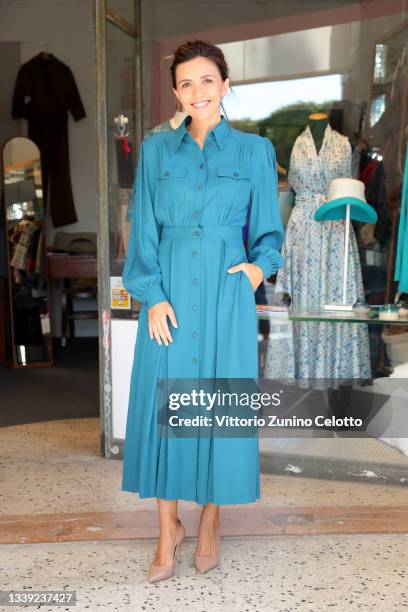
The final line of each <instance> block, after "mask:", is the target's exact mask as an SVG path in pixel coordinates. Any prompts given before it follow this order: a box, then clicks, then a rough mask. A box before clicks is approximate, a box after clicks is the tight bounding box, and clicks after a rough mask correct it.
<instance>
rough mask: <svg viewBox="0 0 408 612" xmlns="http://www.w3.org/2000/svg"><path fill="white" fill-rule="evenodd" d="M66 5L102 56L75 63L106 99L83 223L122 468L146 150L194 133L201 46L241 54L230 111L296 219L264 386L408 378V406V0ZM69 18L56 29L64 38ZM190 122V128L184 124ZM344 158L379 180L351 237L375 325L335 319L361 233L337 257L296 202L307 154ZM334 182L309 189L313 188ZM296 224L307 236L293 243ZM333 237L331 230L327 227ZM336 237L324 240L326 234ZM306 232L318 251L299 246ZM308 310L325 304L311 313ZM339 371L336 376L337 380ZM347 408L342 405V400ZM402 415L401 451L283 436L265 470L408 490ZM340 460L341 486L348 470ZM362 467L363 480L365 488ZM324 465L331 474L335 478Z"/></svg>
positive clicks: (80, 157)
mask: <svg viewBox="0 0 408 612" xmlns="http://www.w3.org/2000/svg"><path fill="white" fill-rule="evenodd" d="M46 4H47V3H44V6H45V5H46ZM65 4H67V6H68V5H69V10H68V9H67V7H65V9H64V10H65V11H66V13H67V14H68V13H69V14H70V15H71V17H70V19H71V21H70V22H69V23H70V24H71V26H72V28H71V30H72V31H75V32H76V31H77V30H76V27H77V25H76V24H78V23H79V22H81V26H80V27H79V26H78V29H79V34H78V37H79V39H78V40H80V41H81V48H82V51H81V53H82V57H83V58H84V59H83V60H82V59H81V60H79V58H78V54H76V53H75V51H74V50H73V51H72V58H73V61H74V64H75V65H76V67H77V69H78V72H79V73H80V74H79V75H78V76H79V80H80V81H81V82H82V84H85V83H87V85H86V86H85V87H88V89H87V90H86V91H85V90H83V91H84V94H85V98H86V100H87V101H88V104H85V106H86V107H87V114H88V122H87V124H86V133H85V128H84V131H83V132H82V133H81V132H80V122H79V123H78V124H77V125H75V127H74V132H73V133H72V138H73V145H72V146H73V147H74V149H73V150H74V151H75V158H74V160H73V163H72V165H73V176H74V179H73V181H74V192H75V193H76V194H79V192H80V191H81V196H80V198H81V201H85V200H88V201H95V202H97V203H98V205H97V207H96V208H95V209H91V207H90V206H88V208H86V206H85V208H86V210H87V212H86V213H83V214H84V215H85V216H86V215H88V217H87V219H88V220H89V223H88V229H91V227H92V224H93V223H94V229H95V231H97V233H98V263H97V266H98V268H97V272H98V297H99V335H100V398H101V431H102V444H101V448H102V449H103V453H104V455H105V456H106V457H107V458H121V457H122V452H123V440H124V435H125V425H126V413H127V398H128V392H129V383H130V374H131V367H132V361H133V351H134V344H135V339H136V334H137V325H138V311H139V306H140V304H138V302H137V301H136V300H130V298H129V296H128V295H127V294H126V292H124V291H123V287H122V284H121V275H122V270H123V263H124V259H125V255H126V250H127V243H128V237H129V232H130V222H129V219H130V215H129V210H128V207H129V202H130V199H131V193H132V185H133V179H134V170H135V165H136V163H137V152H138V148H139V144H140V142H141V140H142V139H143V138H144V137H145V136H146V135H147V133H148V131H149V130H151V129H152V128H154V127H156V126H159V125H161V124H165V125H161V129H173V128H174V127H175V126H176V124H177V122H179V121H180V119H181V114H180V112H179V111H177V109H176V105H175V100H174V96H173V93H172V88H171V81H170V74H169V65H170V61H169V57H170V56H171V54H172V53H173V52H174V50H175V49H176V48H177V46H178V45H179V44H181V43H182V42H185V41H187V40H193V39H204V40H209V41H211V42H213V43H215V44H217V45H219V46H220V47H221V48H222V49H223V51H224V53H225V56H226V59H227V62H228V64H229V66H230V77H231V83H232V92H231V93H230V94H229V95H228V96H227V97H226V99H225V101H224V102H225V103H224V108H225V113H226V116H227V118H228V119H229V120H230V123H231V125H232V126H233V127H236V128H238V129H242V130H246V131H252V132H255V133H258V134H261V135H263V136H267V137H268V138H270V139H271V141H272V142H273V144H274V146H275V150H276V153H277V161H278V172H279V174H278V176H279V188H280V197H281V213H282V218H283V220H284V222H285V226H286V228H287V238H286V249H287V252H286V257H287V260H288V261H289V260H290V261H291V262H292V267H291V268H290V269H289V268H286V271H285V274H284V275H283V274H282V275H281V276H279V275H278V277H277V278H276V277H272V278H270V279H268V281H267V282H266V283H265V288H266V292H265V294H266V295H265V299H264V300H263V304H262V300H260V301H259V305H260V306H262V305H263V306H266V305H267V304H269V305H270V306H275V309H273V308H272V309H270V311H268V310H267V309H265V308H264V309H262V308H260V309H259V314H258V316H259V322H260V327H259V331H260V340H259V348H260V368H261V369H260V374H261V376H262V377H264V378H266V379H270V380H273V379H276V378H294V379H296V380H300V379H307V380H309V382H310V379H316V378H317V379H319V380H320V382H322V381H323V380H324V381H326V383H327V380H329V379H332V378H339V379H350V378H352V379H360V378H361V379H366V378H371V377H373V379H374V381H377V382H378V389H380V388H381V385H383V386H384V385H385V386H386V384H385V382H384V379H387V378H389V374H391V373H393V369H394V371H395V370H397V372H399V376H400V377H401V378H400V380H401V385H400V386H401V388H402V393H404V386H403V383H404V382H405V389H406V379H407V378H408V375H405V374H404V369H403V365H404V364H407V363H408V349H407V346H408V319H404V318H403V310H402V309H401V311H400V313H399V314H400V316H399V318H398V313H397V315H396V317H395V313H394V312H393V311H394V309H393V308H389V309H388V312H384V313H383V314H382V315H381V316H385V317H387V316H388V319H380V318H379V314H380V313H379V308H378V306H380V305H384V304H393V303H394V302H395V301H396V300H397V299H398V298H400V299H403V298H404V296H405V297H406V293H407V291H408V287H407V284H408V281H407V276H406V275H407V272H406V265H407V264H406V261H407V260H408V252H407V250H406V237H405V241H404V225H403V222H405V221H404V220H405V216H406V214H407V212H406V205H407V204H406V198H407V195H406V193H405V200H404V197H403V196H404V189H405V190H406V189H407V187H406V185H405V186H404V184H403V178H404V164H405V159H406V147H407V138H408V55H407V53H408V4H407V2H405V1H403V0H400V1H394V0H392V1H390V2H381V1H380V0H373V1H371V2H358V1H355V2H354V1H350V2H326V1H322V2H307V1H306V2H302V3H298V2H296V3H291V2H285V3H275V2H268V1H265V0H253V1H244V0H242V1H241V0H239V1H238V2H236V1H235V2H234V1H231V2H223V3H211V2H208V1H204V0H203V1H201V0H200V1H194V2H185V3H184V2H181V3H180V2H171V1H166V2H156V1H155V0H149V2H140V1H137V0H121V1H118V2H114V1H109V0H108V1H107V2H106V5H105V2H93V3H91V2H89V3H81V4H79V3H77V2H72V3H69V2H68V3H65ZM85 5H86V6H85ZM57 8H58V7H57V6H56V7H55V19H56V23H60V24H61V30H62V29H63V28H62V22H61V14H60V16H59V17H58V18H57ZM67 14H65V18H66V17H67ZM63 17H64V16H63ZM27 19H28V17H27ZM92 20H93V25H94V30H93V34H94V36H95V38H94V39H91V38H89V36H88V38H86V36H85V34H84V32H88V34H89V32H91V31H92V30H91V27H90V24H91V21H92ZM84 24H85V25H84ZM86 24H87V25H86ZM27 27H28V25H27V24H26V26H25V28H27ZM16 29H17V30H18V28H16ZM23 30H24V28H23ZM81 32H82V34H81ZM27 36H28V35H27V30H25V31H24V32H23V34H22V35H21V37H20V40H25V41H26V40H28V39H27ZM5 39H6V35H5V33H4V36H3V38H2V40H5ZM40 39H43V41H44V42H46V41H47V40H48V37H47V33H46V31H45V30H43V31H42V34H41V35H40V36H39V37H36V42H35V44H33V45H32V54H34V53H35V52H37V49H38V47H39V46H40V47H41V45H42V44H43V43H40ZM94 43H95V44H94ZM67 44H68V43H67ZM55 45H56V46H57V43H55ZM52 49H53V46H52V45H51V50H52ZM24 54H25V58H24V59H28V58H29V57H30V45H28V46H27V43H26V47H25V52H24ZM66 55H67V56H68V55H69V54H66ZM95 100H96V102H95ZM314 113H320V116H323V119H324V116H326V117H327V121H328V125H329V128H326V125H327V123H324V121H323V123H320V124H319V125H320V126H322V125H323V127H324V132H323V131H320V132H319V129H317V130H315V129H314V127H313V128H312V129H310V127H309V129H308V128H307V126H308V125H309V126H310V125H311V124H313V126H315V125H317V123H314V121H315V120H314V118H313V114H314ZM90 115H91V116H92V119H89V116H90ZM172 117H174V118H175V123H174V124H173V128H172V126H171V125H169V124H167V123H166V122H168V120H169V119H170V118H172ZM340 137H341V138H340ZM298 138H300V139H301V140H297V139H298ZM296 142H297V144H296ZM338 143H342V146H344V148H345V149H344V150H347V154H345V160H344V163H345V164H348V166H347V168H348V170H349V171H347V172H343V173H341V174H340V176H342V177H347V176H348V177H350V178H354V179H358V180H361V181H362V182H363V183H364V185H365V198H366V200H367V202H368V204H369V205H370V207H371V208H372V209H373V210H374V211H375V213H376V221H375V223H368V222H364V221H358V220H356V219H352V223H351V228H352V229H351V232H352V234H353V235H354V236H355V241H356V242H355V247H356V248H355V249H354V251H353V253H352V256H351V259H350V261H349V268H348V278H349V286H350V287H351V289H350V291H352V292H354V293H355V294H356V296H357V297H358V298H362V299H364V301H365V302H366V303H368V305H369V306H371V310H370V312H368V309H367V308H366V310H365V311H364V309H362V310H361V311H360V313H359V314H358V316H356V314H355V313H354V312H353V311H350V310H349V311H346V310H343V311H341V310H340V311H339V310H337V311H328V310H325V308H324V306H325V295H326V294H325V293H324V291H325V290H324V287H325V286H328V287H329V288H330V287H331V288H333V286H334V285H335V286H336V287H338V291H339V301H341V297H342V296H341V290H342V287H343V251H342V249H343V241H342V236H343V230H344V227H345V226H344V225H343V224H342V225H341V232H338V235H337V238H336V240H335V241H334V240H333V241H332V242H331V243H327V244H325V245H322V244H321V243H319V242H313V241H314V240H316V236H317V234H318V233H319V232H320V230H319V232H315V231H312V229H310V227H309V225H308V223H309V222H308V221H307V213H306V212H305V217H304V218H303V219H302V217H301V215H300V212H299V210H300V207H299V200H298V201H296V204H295V199H294V198H295V193H294V192H295V191H296V189H294V187H295V185H294V184H293V183H294V181H295V180H296V176H295V173H294V172H291V163H293V160H294V157H293V152H294V147H296V151H297V152H299V151H300V152H302V151H303V150H304V148H305V147H309V154H310V155H311V156H313V155H314V156H315V157H316V158H317V159H318V158H319V157H320V162H321V164H320V166H319V167H320V169H321V172H322V175H324V177H326V178H325V180H326V182H327V177H330V180H331V179H333V178H336V175H335V174H334V175H333V174H332V170H331V164H332V162H333V159H334V158H335V157H336V155H338V146H339V145H338ZM302 147H303V149H302ZM331 147H332V148H331ZM81 151H82V152H81ZM348 156H349V157H348ZM346 158H347V159H346ZM291 160H292V162H291ZM323 160H325V161H324V162H323ZM300 165H301V164H300ZM90 177H91V178H90ZM324 177H323V178H324ZM320 178H321V177H320V176H319V177H318V176H313V177H309V182H312V181H315V180H316V181H319V180H320ZM298 179H299V177H298ZM302 180H303V178H302ZM75 181H76V183H75ZM315 191H317V192H319V191H322V188H320V189H317V190H315ZM84 194H85V195H84ZM310 197H311V196H310ZM312 200H313V201H312ZM404 201H405V208H404V207H402V204H403V203H404ZM322 202H323V199H321V200H320V203H322ZM304 205H305V207H306V208H307V206H308V205H310V206H315V205H316V200H315V199H314V198H311V199H310V200H309V202H308V201H305V204H304ZM294 206H295V208H294ZM296 207H297V208H296ZM96 210H97V218H98V222H97V226H96V215H94V212H96ZM294 210H296V211H297V212H296V215H297V224H298V226H297V228H296V227H292V229H289V228H290V224H289V220H290V218H291V217H292V215H293V213H294ZM313 223H316V221H313ZM325 223H330V220H328V221H322V224H321V225H322V226H323V225H324V224H325ZM294 225H295V224H294V222H293V220H292V226H294ZM319 227H320V225H319ZM320 229H321V232H320V234H319V235H322V233H324V232H325V230H323V229H322V228H321V227H320ZM296 232H297V233H296ZM302 232H303V235H304V236H305V242H304V243H302V244H299V242H298V241H297V240H298V237H299V236H300V235H302ZM350 240H352V238H350ZM308 241H309V242H308ZM305 244H306V247H305ZM305 248H309V249H310V250H309V251H308V252H306V251H305ZM323 249H326V250H325V251H323ZM317 252H318V255H317V254H316V253H317ZM329 255H330V257H332V261H333V257H334V259H337V260H338V267H337V268H336V269H333V266H332V267H331V269H329V270H327V269H326V268H324V267H322V264H323V263H324V258H325V257H326V256H329ZM300 256H301V257H306V259H307V258H309V266H310V269H311V270H312V272H311V276H310V278H302V263H301V262H300V261H299V257H300ZM396 262H397V265H396ZM313 266H315V267H314V269H313ZM295 269H296V270H297V272H296V273H295V272H294V270H295ZM396 277H398V280H396ZM319 279H320V280H322V282H318V280H319ZM359 279H360V280H359ZM360 281H361V283H362V284H361V286H360V285H359V283H360ZM300 284H302V287H300ZM303 285H304V286H303ZM275 288H277V289H279V291H275ZM300 289H302V290H301V291H300ZM291 291H292V292H293V293H292V295H290V293H291ZM329 293H330V291H329ZM285 294H286V295H285ZM288 294H289V297H291V299H292V308H291V310H290V311H289V312H288V311H287V310H285V309H282V308H281V309H280V308H276V306H280V307H282V303H283V302H282V300H285V299H286V298H287V297H288ZM399 294H401V295H399ZM296 295H302V296H306V297H307V296H309V297H310V296H312V295H313V296H314V297H313V298H311V297H310V299H309V300H308V299H305V300H303V301H299V302H297V301H296V297H295V296H296ZM279 298H280V299H281V301H280V302H279ZM313 301H314V303H313ZM265 302H266V303H265ZM376 307H377V308H376ZM390 319H391V320H390ZM316 334H320V336H319V337H320V342H319V343H318V349H319V350H317V351H316V350H310V347H313V346H315V344H314V343H315V337H316ZM316 346H317V345H316ZM282 347H284V348H282ZM308 347H309V349H308ZM349 362H350V363H352V364H354V366H353V368H351V369H350V368H348V367H346V366H348V365H349ZM322 364H325V367H320V366H321V365H322ZM396 366H398V368H397V367H396ZM404 378H405V380H404ZM379 379H381V380H379ZM306 386H307V385H306ZM320 386H321V385H320ZM327 386H328V385H327V384H326V385H323V387H325V388H326V389H327ZM397 387H398V385H397ZM318 389H319V385H315V386H313V385H309V390H312V391H313V392H314V391H315V390H318ZM310 397H314V396H313V393H312V394H311V396H310ZM402 397H404V396H403V395H402ZM319 401H320V400H319ZM335 401H336V402H337V403H338V402H339V401H341V398H340V399H339V397H338V396H337V397H336V398H335ZM400 404H401V403H398V401H397V407H396V408H395V410H396V412H400V411H401V405H400ZM397 417H398V418H401V419H402V425H401V427H402V429H401V430H400V437H396V436H395V435H391V436H388V438H389V439H388V444H386V443H385V442H384V441H382V440H380V439H378V436H377V437H375V436H374V437H372V438H370V439H365V440H364V441H361V442H359V440H358V438H357V439H356V438H355V439H352V438H348V439H344V438H343V439H342V438H341V437H338V436H331V437H323V438H320V439H318V440H317V439H307V440H304V439H299V437H296V436H291V437H284V436H282V435H281V436H278V437H276V438H265V439H264V440H263V441H262V452H263V461H264V466H265V468H266V469H270V470H273V471H283V472H285V471H286V473H287V472H288V471H292V472H293V473H294V474H296V473H299V474H303V475H315V476H321V477H326V478H327V477H328V476H329V477H341V476H344V477H351V476H352V472H354V476H355V477H357V478H362V479H364V478H370V477H371V478H372V474H375V475H376V477H378V478H380V479H382V480H383V481H384V482H386V481H387V482H393V483H397V482H398V481H399V482H400V484H403V483H404V482H405V481H406V476H404V474H406V469H407V467H408V457H407V455H408V448H407V444H406V441H407V439H408V432H405V435H404V431H403V429H404V427H403V425H404V417H403V415H402V416H401V414H399V415H396V418H397ZM405 426H406V427H407V424H405ZM380 428H381V426H380ZM380 433H381V432H380ZM382 433H383V434H384V431H383V432H382ZM383 437H386V436H383ZM336 461H337V466H338V468H337V472H336V470H334V471H333V469H334V468H333V465H332V464H333V462H334V463H335V462H336ZM353 462H354V463H353ZM355 462H357V464H360V466H361V469H360V471H359V470H357V474H356V470H355V468H353V466H355V465H356V463H355ZM324 464H326V465H327V466H328V467H329V470H325V469H323V467H322V466H324ZM316 466H317V467H316ZM339 466H340V467H339ZM330 470H331V471H330ZM333 475H334V476H333ZM404 479H405V480H404Z"/></svg>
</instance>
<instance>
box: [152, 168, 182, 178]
mask: <svg viewBox="0 0 408 612" xmlns="http://www.w3.org/2000/svg"><path fill="white" fill-rule="evenodd" d="M186 173H187V170H186V168H183V167H182V166H162V167H161V168H160V171H159V178H161V179H171V178H179V177H183V176H186Z"/></svg>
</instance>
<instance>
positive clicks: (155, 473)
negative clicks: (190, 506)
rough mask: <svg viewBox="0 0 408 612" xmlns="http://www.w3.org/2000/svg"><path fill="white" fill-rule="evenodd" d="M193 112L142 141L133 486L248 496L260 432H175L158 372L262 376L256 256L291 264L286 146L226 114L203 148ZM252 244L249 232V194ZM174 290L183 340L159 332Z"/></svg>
mask: <svg viewBox="0 0 408 612" xmlns="http://www.w3.org/2000/svg"><path fill="white" fill-rule="evenodd" d="M190 121H191V117H190V116H187V117H186V119H185V120H184V121H183V122H182V123H181V125H180V126H179V127H178V128H177V129H175V130H171V131H167V132H161V133H158V134H153V135H152V136H151V137H150V138H148V139H147V140H145V141H144V142H143V143H142V145H141V150H140V156H139V163H138V168H137V173H136V177H135V189H134V193H133V197H134V206H133V211H132V224H131V234H130V241H129V250H128V255H127V258H126V261H125V267H124V270H123V275H122V278H123V284H124V286H125V288H126V289H127V290H128V291H129V293H130V294H131V295H132V296H133V297H134V298H136V299H138V300H140V301H141V303H142V304H141V310H140V315H139V325H138V332H137V338H136V345H135V353H134V361H133V368H132V375H131V384H130V395H129V404H128V415H127V423H126V437H125V445H124V460H123V480H122V490H124V491H133V492H139V496H140V497H152V498H153V497H160V498H164V499H184V500H191V501H196V502H198V503H199V504H205V503H207V502H213V503H215V504H231V503H232V504H233V503H249V502H253V501H256V500H257V499H258V498H259V494H260V482H259V438H258V435H257V434H255V435H251V436H246V437H245V436H242V434H241V437H221V436H212V435H205V434H204V435H202V434H201V435H198V436H189V437H173V438H172V437H170V436H169V437H165V436H161V435H159V429H158V423H157V405H156V399H157V387H156V383H157V382H158V379H159V378H163V379H165V380H167V381H169V380H170V381H171V380H174V379H183V380H185V379H191V380H193V381H197V380H200V379H213V380H214V379H215V381H216V380H217V379H219V378H228V379H229V378H237V379H242V378H245V379H252V380H256V379H257V378H258V331H257V330H258V326H257V316H256V305H255V296H254V290H253V287H252V284H251V282H250V280H249V278H248V276H247V274H246V273H245V272H244V271H239V272H236V273H228V272H227V270H228V268H230V267H231V266H234V265H236V264H238V263H241V262H247V261H250V262H252V263H255V264H257V265H259V266H260V267H261V269H262V270H263V273H264V276H265V277H269V276H270V275H271V274H272V273H274V272H275V271H276V269H277V268H278V267H279V266H280V265H282V257H281V255H280V254H279V249H280V247H281V244H282V241H283V227H282V224H281V221H280V216H279V205H278V191H277V174H276V158H275V151H274V149H273V146H272V144H271V142H270V141H269V140H268V139H267V138H264V137H261V136H258V135H255V134H248V133H244V132H241V131H239V130H235V129H233V128H231V127H230V126H229V124H228V122H227V120H226V119H225V117H221V121H220V122H219V123H218V124H217V125H216V126H215V128H213V129H212V130H210V131H209V132H208V134H207V137H206V140H205V143H204V147H203V149H202V150H201V148H200V147H199V145H198V144H197V142H195V140H194V139H193V138H192V136H191V134H190V133H189V131H188V130H187V125H188V123H189V122H190ZM249 201H250V202H251V217H250V223H249V231H248V255H247V253H246V251H245V248H244V243H243V239H242V228H243V225H244V224H245V218H246V213H247V205H248V202H249ZM161 301H169V302H170V304H171V305H172V307H173V309H174V312H175V316H176V319H177V322H178V327H177V328H175V327H173V326H172V324H171V323H170V321H169V322H168V325H169V329H170V331H171V335H172V337H173V342H172V343H169V345H168V346H166V345H165V344H164V343H163V344H162V345H159V344H157V342H156V340H155V339H153V340H151V339H150V337H149V332H148V309H149V308H150V307H151V306H153V305H154V304H157V303H159V302H161Z"/></svg>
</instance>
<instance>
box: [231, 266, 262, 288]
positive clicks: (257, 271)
mask: <svg viewBox="0 0 408 612" xmlns="http://www.w3.org/2000/svg"><path fill="white" fill-rule="evenodd" d="M239 270H242V271H243V273H244V274H246V275H247V277H248V279H249V281H250V283H251V285H252V288H253V290H254V291H256V290H257V289H258V287H259V285H260V284H261V283H262V281H263V277H264V275H263V270H262V268H260V267H259V266H257V265H256V264H253V263H246V262H244V263H240V264H237V265H236V266H232V267H231V268H228V270H227V272H238V271H239Z"/></svg>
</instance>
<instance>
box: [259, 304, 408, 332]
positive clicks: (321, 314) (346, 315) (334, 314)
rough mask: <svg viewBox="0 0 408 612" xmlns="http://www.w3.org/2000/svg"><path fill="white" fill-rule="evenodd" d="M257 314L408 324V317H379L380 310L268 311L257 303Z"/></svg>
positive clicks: (270, 317)
mask: <svg viewBox="0 0 408 612" xmlns="http://www.w3.org/2000/svg"><path fill="white" fill-rule="evenodd" d="M256 314H257V317H258V319H261V320H268V321H279V322H281V321H316V322H319V321H327V322H330V323H370V324H371V323H373V324H376V325H378V324H379V325H403V326H407V329H408V319H397V320H396V321H384V320H382V319H379V318H378V312H377V311H376V310H374V311H373V314H372V315H371V314H370V315H369V316H361V315H356V314H354V312H352V311H351V312H343V311H326V310H322V309H319V308H316V309H312V308H310V309H302V308H289V310H286V311H268V310H265V309H264V308H259V305H257V310H256Z"/></svg>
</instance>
